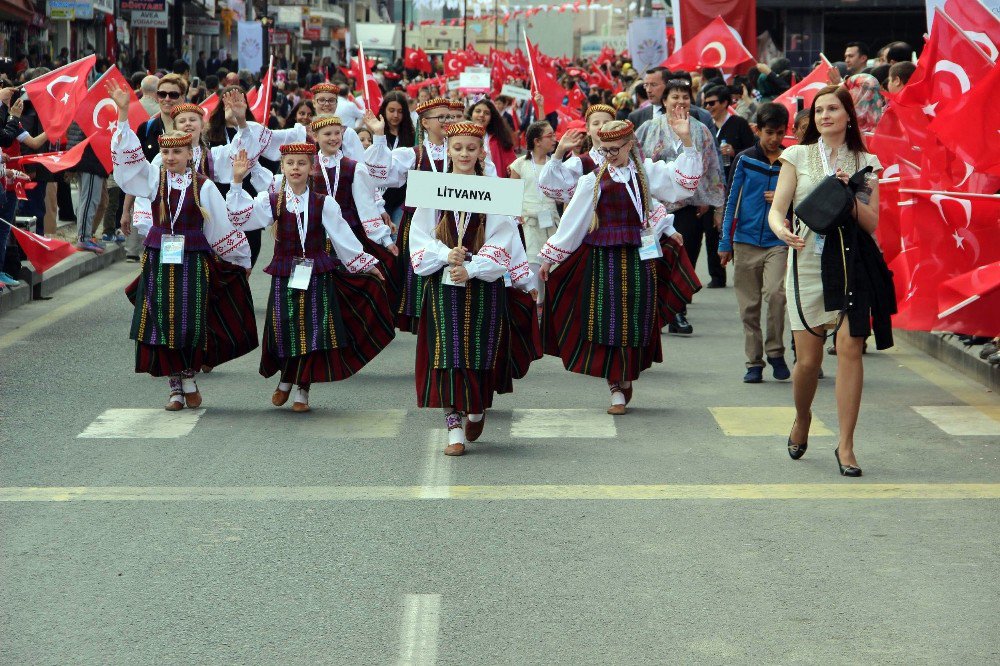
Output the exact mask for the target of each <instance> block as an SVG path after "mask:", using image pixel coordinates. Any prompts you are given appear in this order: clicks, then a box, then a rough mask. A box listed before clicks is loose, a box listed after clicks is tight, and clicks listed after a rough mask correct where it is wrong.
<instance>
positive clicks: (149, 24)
mask: <svg viewBox="0 0 1000 666" xmlns="http://www.w3.org/2000/svg"><path fill="white" fill-rule="evenodd" d="M131 22H132V27H133V28H158V29H161V30H165V29H167V28H168V27H169V26H170V21H169V20H168V18H167V10H165V9H164V10H163V11H160V12H151V11H135V10H133V11H132V19H131Z"/></svg>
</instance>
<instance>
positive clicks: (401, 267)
mask: <svg viewBox="0 0 1000 666" xmlns="http://www.w3.org/2000/svg"><path fill="white" fill-rule="evenodd" d="M413 210H414V209H412V208H406V209H404V212H403V219H402V220H400V222H399V234H398V235H397V236H396V246H397V247H398V248H399V256H398V257H396V265H395V267H394V271H393V278H392V280H393V282H394V284H397V285H399V305H398V306H397V307H396V309H395V312H396V328H398V329H399V330H401V331H409V332H410V333H416V332H417V326H418V324H419V319H420V305H421V296H422V295H423V293H424V283H425V282H427V278H425V277H421V276H419V275H417V274H416V273H414V272H413V266H411V265H410V222H411V221H412V220H413Z"/></svg>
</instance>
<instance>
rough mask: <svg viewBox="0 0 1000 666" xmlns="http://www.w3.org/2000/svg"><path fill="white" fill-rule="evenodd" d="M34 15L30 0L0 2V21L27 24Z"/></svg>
mask: <svg viewBox="0 0 1000 666" xmlns="http://www.w3.org/2000/svg"><path fill="white" fill-rule="evenodd" d="M34 15H35V8H34V7H33V6H32V4H31V0H0V19H3V20H6V21H11V20H13V21H24V22H28V21H30V20H31V17H32V16H34Z"/></svg>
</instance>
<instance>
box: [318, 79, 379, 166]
mask: <svg viewBox="0 0 1000 666" xmlns="http://www.w3.org/2000/svg"><path fill="white" fill-rule="evenodd" d="M309 91H310V92H311V93H312V94H313V104H315V105H316V116H317V117H319V116H335V115H337V104H338V102H339V95H340V86H338V85H337V84H335V83H317V84H316V85H314V86H313V87H312V88H310V89H309ZM344 111H345V112H349V111H350V109H344ZM354 111H355V112H357V113H359V114H360V112H358V109H357V108H355V109H354ZM344 117H345V118H347V119H348V122H351V120H350V118H349V117H348V116H347V115H346V114H345V115H344ZM314 120H315V119H314ZM342 149H343V151H344V154H345V155H347V156H348V157H350V158H351V159H352V160H354V161H355V162H364V154H365V148H364V146H362V145H361V139H360V138H358V133H357V132H355V131H354V129H353V128H351V127H345V128H344V142H343V148H342Z"/></svg>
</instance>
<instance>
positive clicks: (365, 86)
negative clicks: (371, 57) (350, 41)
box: [358, 44, 382, 113]
mask: <svg viewBox="0 0 1000 666" xmlns="http://www.w3.org/2000/svg"><path fill="white" fill-rule="evenodd" d="M358 57H359V60H360V62H361V63H362V69H361V79H360V81H361V93H362V94H363V95H364V98H365V106H366V108H367V109H368V110H370V111H371V112H372V113H378V110H379V108H380V107H381V106H382V89H381V88H379V85H378V81H376V80H375V77H374V76H372V72H371V66H370V65H369V64H368V60H366V59H365V48H364V46H362V45H361V44H358Z"/></svg>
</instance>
